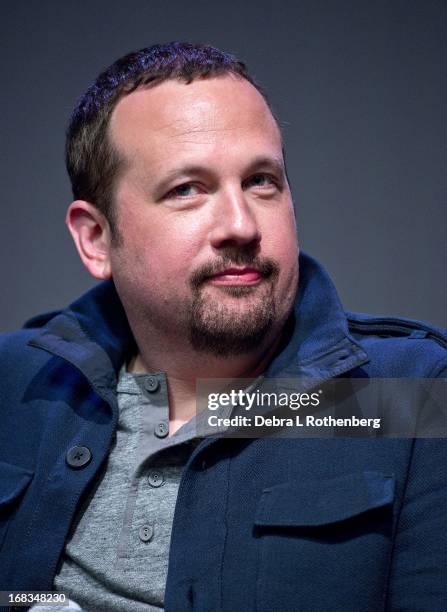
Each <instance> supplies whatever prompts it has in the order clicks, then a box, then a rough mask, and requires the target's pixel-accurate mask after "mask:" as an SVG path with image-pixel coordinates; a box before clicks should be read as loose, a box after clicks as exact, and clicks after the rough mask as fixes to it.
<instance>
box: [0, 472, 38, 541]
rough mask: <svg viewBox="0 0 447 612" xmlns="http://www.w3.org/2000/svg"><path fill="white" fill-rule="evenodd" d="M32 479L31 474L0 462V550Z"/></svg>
mask: <svg viewBox="0 0 447 612" xmlns="http://www.w3.org/2000/svg"><path fill="white" fill-rule="evenodd" d="M32 478H33V472H30V471H29V470H26V469H25V468H22V467H19V466H16V465H12V464H10V463H4V462H3V461H0V550H1V548H2V545H3V542H4V540H5V537H6V533H7V530H8V525H9V523H10V521H11V519H12V517H13V516H14V514H15V512H16V510H17V508H18V505H19V502H20V499H21V498H22V496H23V494H24V493H25V491H26V489H27V487H28V485H29V483H30V482H31V480H32Z"/></svg>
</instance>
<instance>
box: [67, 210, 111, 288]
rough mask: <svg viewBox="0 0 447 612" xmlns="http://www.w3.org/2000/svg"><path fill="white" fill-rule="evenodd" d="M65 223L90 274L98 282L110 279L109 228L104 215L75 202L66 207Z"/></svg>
mask: <svg viewBox="0 0 447 612" xmlns="http://www.w3.org/2000/svg"><path fill="white" fill-rule="evenodd" d="M65 223H66V224H67V227H68V229H69V230H70V233H71V235H72V238H73V240H74V242H75V245H76V248H77V249H78V253H79V257H80V258H81V259H82V263H83V264H84V266H85V267H86V268H87V270H88V271H89V272H90V274H91V275H92V276H94V277H95V278H98V279H100V280H105V279H107V278H110V277H111V275H112V269H111V265H110V244H111V240H110V226H109V223H108V221H107V219H106V218H105V217H104V215H103V214H102V213H101V212H100V211H99V209H98V208H96V206H94V205H93V204H90V202H86V201H84V200H75V201H74V202H72V203H71V204H70V206H69V207H68V211H67V216H66V217H65Z"/></svg>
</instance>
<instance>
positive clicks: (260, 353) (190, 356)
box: [128, 330, 281, 434]
mask: <svg viewBox="0 0 447 612" xmlns="http://www.w3.org/2000/svg"><path fill="white" fill-rule="evenodd" d="M134 335H135V338H136V341H137V346H138V349H139V352H138V354H137V355H136V356H135V357H134V358H133V359H132V360H131V362H130V363H129V365H128V371H129V372H134V373H146V372H165V373H166V376H167V381H168V396H169V420H170V433H171V434H172V433H173V432H174V431H175V430H176V429H178V427H180V426H181V425H182V424H183V423H185V422H187V421H188V420H189V419H190V418H191V417H192V416H194V414H195V413H196V382H197V379H200V378H204V379H206V378H208V379H209V378H248V379H252V378H256V377H257V376H259V375H260V374H262V372H264V371H265V370H266V368H267V366H268V364H269V363H270V361H271V360H272V358H273V355H274V353H275V350H276V348H277V347H278V344H279V342H280V339H281V334H280V330H272V332H271V333H270V334H269V335H268V337H266V338H265V340H264V342H263V343H262V344H261V345H260V346H259V348H257V349H256V350H254V351H252V352H250V353H246V354H243V355H233V356H227V357H220V356H215V355H212V354H210V353H206V352H197V351H195V350H193V349H192V347H191V346H190V345H188V344H186V343H184V344H183V345H182V344H181V343H180V342H179V339H178V338H176V339H175V341H173V340H172V339H171V340H170V339H168V338H166V337H165V338H163V341H162V342H161V341H158V342H157V338H155V337H153V338H150V339H149V338H147V337H145V338H143V339H139V338H138V336H137V334H135V332H134Z"/></svg>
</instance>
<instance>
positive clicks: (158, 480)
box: [147, 472, 165, 487]
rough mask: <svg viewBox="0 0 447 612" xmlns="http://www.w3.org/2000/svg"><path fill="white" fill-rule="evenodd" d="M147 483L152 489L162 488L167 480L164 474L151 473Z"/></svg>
mask: <svg viewBox="0 0 447 612" xmlns="http://www.w3.org/2000/svg"><path fill="white" fill-rule="evenodd" d="M147 481H148V483H149V484H150V485H151V487H161V485H162V484H163V483H164V481H165V479H164V478H163V474H160V472H151V473H150V474H149V476H148V477H147Z"/></svg>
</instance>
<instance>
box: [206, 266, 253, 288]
mask: <svg viewBox="0 0 447 612" xmlns="http://www.w3.org/2000/svg"><path fill="white" fill-rule="evenodd" d="M261 278H262V275H261V274H260V272H258V270H256V269H255V268H226V269H225V270H222V272H218V273H217V274H213V276H210V277H209V280H210V281H211V282H212V283H213V284H215V285H252V284H255V283H257V282H259V281H260V280H261Z"/></svg>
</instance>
